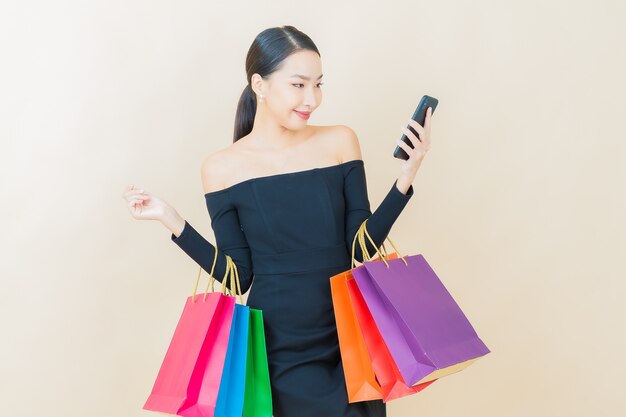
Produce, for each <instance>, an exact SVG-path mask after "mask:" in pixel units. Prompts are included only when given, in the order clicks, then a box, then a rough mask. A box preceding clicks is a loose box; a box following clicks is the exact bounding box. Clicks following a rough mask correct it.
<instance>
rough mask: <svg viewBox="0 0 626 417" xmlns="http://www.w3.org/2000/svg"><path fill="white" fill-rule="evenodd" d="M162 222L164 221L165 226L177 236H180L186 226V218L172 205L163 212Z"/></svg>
mask: <svg viewBox="0 0 626 417" xmlns="http://www.w3.org/2000/svg"><path fill="white" fill-rule="evenodd" d="M161 223H163V226H165V227H166V228H168V229H169V230H170V231H171V232H172V233H173V234H174V235H175V236H176V237H178V236H180V234H181V233H182V231H183V229H184V228H185V219H184V218H183V217H182V216H181V215H180V214H178V212H177V211H176V210H174V209H173V208H171V207H170V208H168V209H167V210H165V212H164V213H163V218H162V219H161Z"/></svg>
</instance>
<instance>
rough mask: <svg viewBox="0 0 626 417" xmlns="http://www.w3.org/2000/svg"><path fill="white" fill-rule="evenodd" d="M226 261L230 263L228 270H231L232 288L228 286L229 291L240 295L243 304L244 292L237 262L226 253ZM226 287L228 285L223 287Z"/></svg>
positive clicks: (231, 293)
mask: <svg viewBox="0 0 626 417" xmlns="http://www.w3.org/2000/svg"><path fill="white" fill-rule="evenodd" d="M226 263H227V264H228V270H229V271H230V288H228V292H229V294H230V295H234V296H235V297H236V296H237V295H239V302H240V303H241V304H243V294H242V293H241V282H240V281H239V271H238V270H237V264H236V263H235V261H233V258H231V257H230V256H228V255H226ZM222 283H224V282H222ZM224 288H226V285H222V289H224Z"/></svg>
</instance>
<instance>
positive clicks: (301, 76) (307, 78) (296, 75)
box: [291, 74, 324, 81]
mask: <svg viewBox="0 0 626 417" xmlns="http://www.w3.org/2000/svg"><path fill="white" fill-rule="evenodd" d="M323 76H324V74H321V75H320V76H319V77H317V79H318V80H319V79H320V78H322V77H323ZM291 77H298V78H302V79H303V80H307V81H308V80H310V78H309V77H307V76H304V75H300V74H293V75H291Z"/></svg>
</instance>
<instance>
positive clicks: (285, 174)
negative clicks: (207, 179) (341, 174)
mask: <svg viewBox="0 0 626 417" xmlns="http://www.w3.org/2000/svg"><path fill="white" fill-rule="evenodd" d="M363 163H364V162H363V160H362V159H352V160H350V161H345V162H340V163H338V164H334V165H328V166H325V167H316V168H309V169H303V170H301V171H292V172H281V173H279V174H270V175H262V176H260V177H253V178H248V179H247V180H243V181H239V182H236V183H234V184H232V185H229V186H228V187H226V188H222V189H221V190H215V191H210V192H208V193H204V196H205V197H208V196H211V195H215V194H219V193H223V192H225V191H229V190H231V189H233V188H235V187H237V186H240V185H243V184H247V183H249V182H253V181H260V180H266V179H270V178H277V177H285V176H290V175H297V174H305V173H309V172H314V171H321V170H324V169H332V168H339V167H343V166H344V165H348V164H363Z"/></svg>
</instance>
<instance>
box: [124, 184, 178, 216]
mask: <svg viewBox="0 0 626 417" xmlns="http://www.w3.org/2000/svg"><path fill="white" fill-rule="evenodd" d="M122 198H124V199H126V202H127V206H128V210H129V211H130V214H131V215H132V216H133V217H134V218H135V219H137V220H160V221H163V219H164V218H165V215H166V212H167V210H168V209H169V205H168V204H167V203H166V202H164V201H163V200H161V199H160V198H159V197H157V196H155V195H154V194H150V193H147V192H145V191H144V190H142V189H138V188H135V186H134V185H129V186H128V187H126V189H125V190H124V193H123V194H122Z"/></svg>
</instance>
